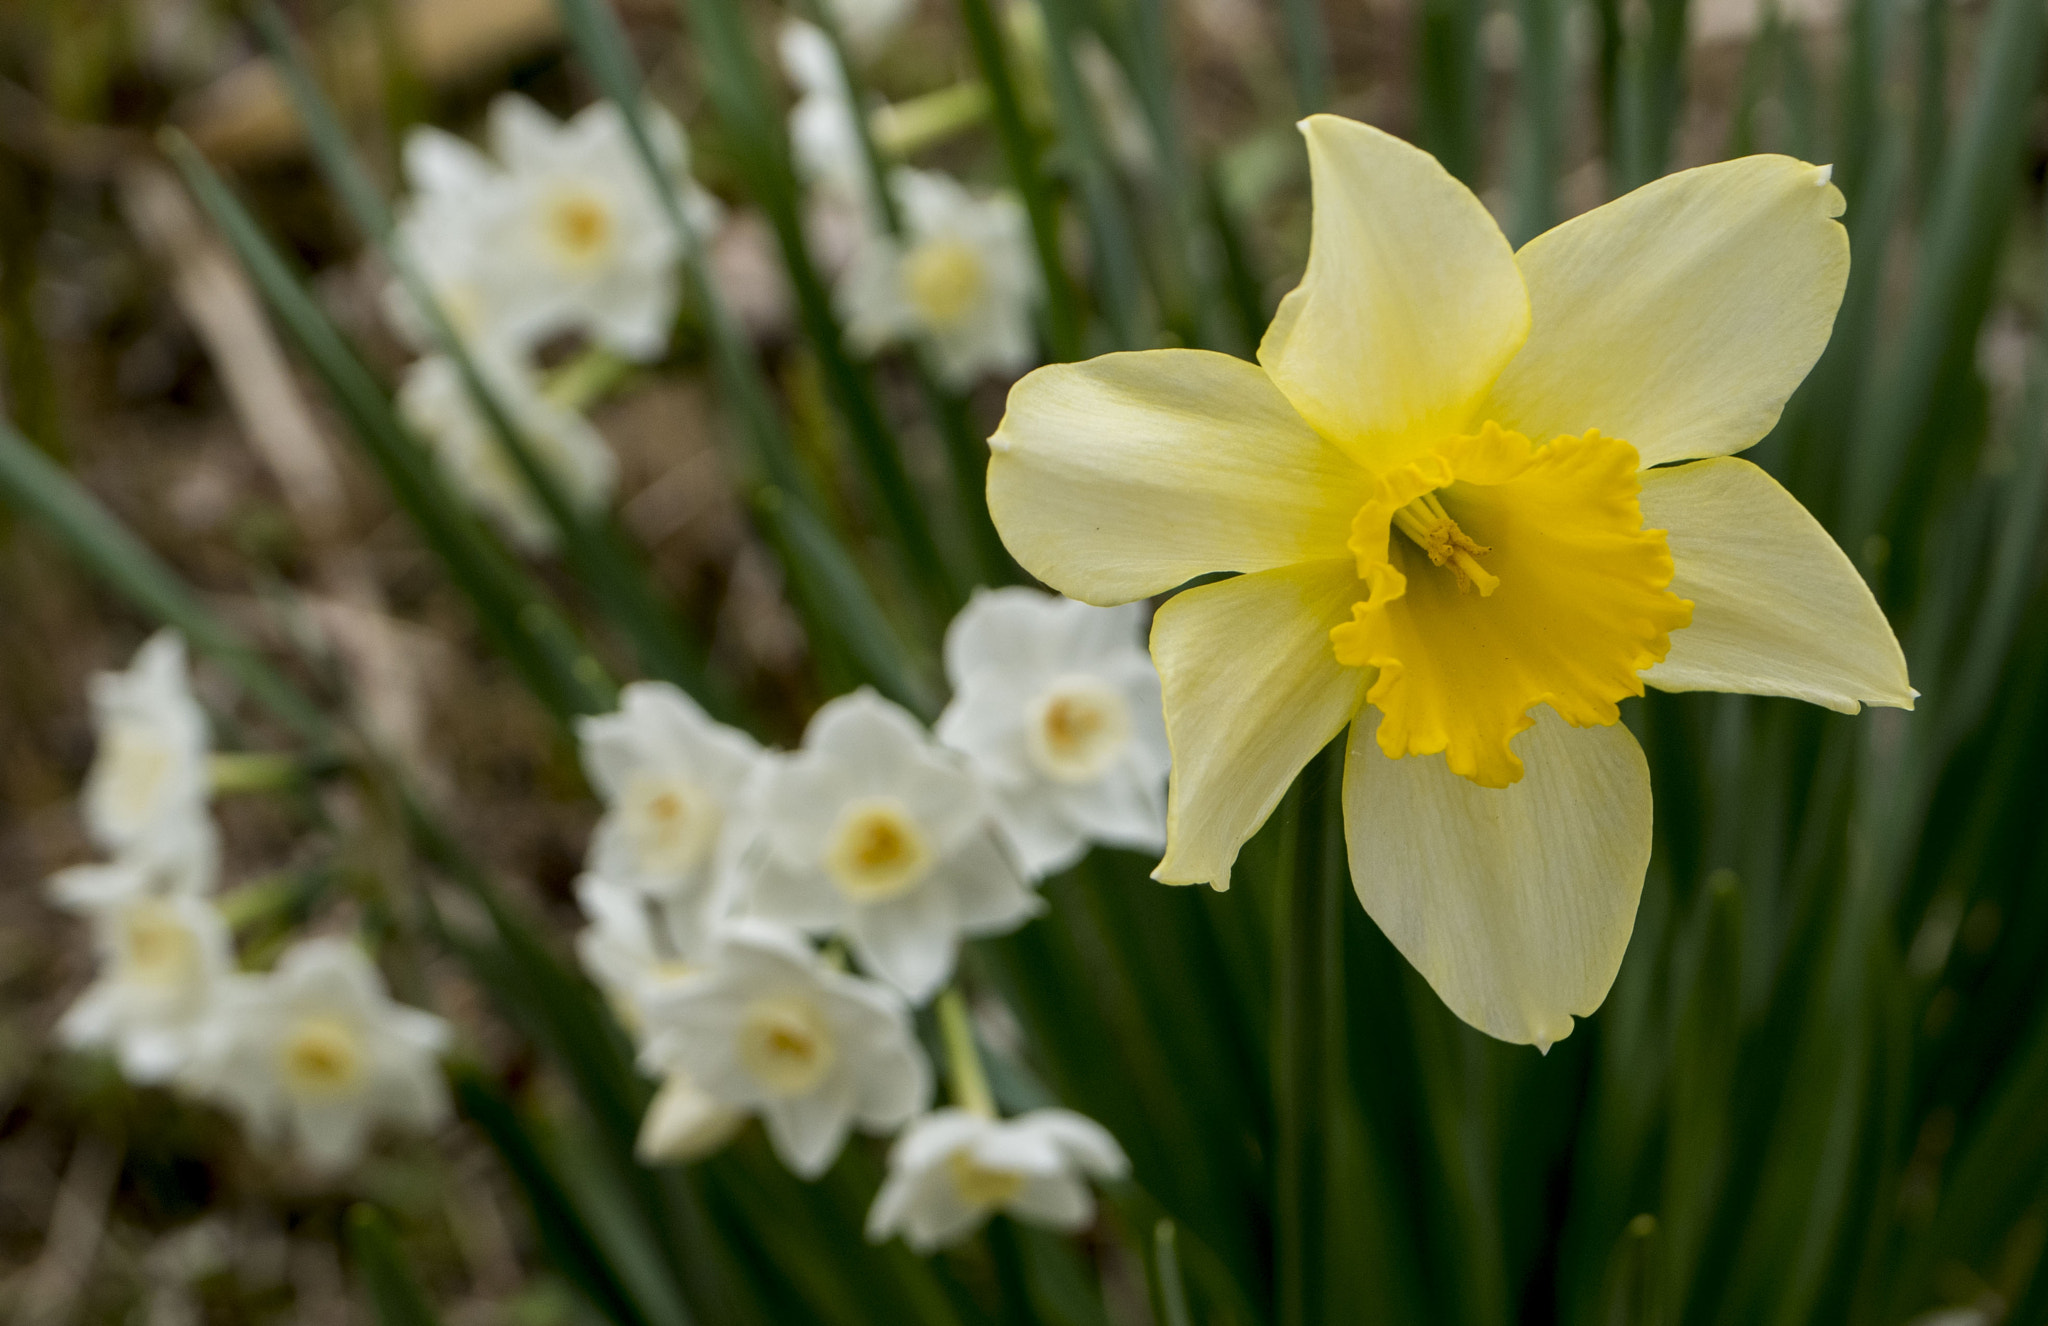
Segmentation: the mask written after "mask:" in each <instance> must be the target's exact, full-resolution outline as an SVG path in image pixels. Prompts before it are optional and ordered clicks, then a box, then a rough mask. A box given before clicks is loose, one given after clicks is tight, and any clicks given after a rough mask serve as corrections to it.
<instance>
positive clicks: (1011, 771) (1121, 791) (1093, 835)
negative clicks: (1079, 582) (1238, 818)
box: [936, 587, 1173, 879]
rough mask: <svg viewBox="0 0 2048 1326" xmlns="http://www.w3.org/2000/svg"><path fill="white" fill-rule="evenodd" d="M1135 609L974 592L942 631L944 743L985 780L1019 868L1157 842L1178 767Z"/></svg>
mask: <svg viewBox="0 0 2048 1326" xmlns="http://www.w3.org/2000/svg"><path fill="white" fill-rule="evenodd" d="M1144 620H1145V611H1144V608H1143V606H1142V605H1139V604H1128V605H1125V606H1124V607H1120V608H1096V607H1091V606H1089V605H1088V604H1085V603H1076V602H1074V601H1073V600H1072V599H1063V598H1059V597H1057V596H1055V595H1051V594H1044V593H1040V592H1039V591H1037V590H1034V589H1024V588H1021V587H1018V588H1010V589H998V590H983V591H981V592H979V593H977V594H976V595H975V596H974V599H973V601H972V602H970V603H969V604H968V605H967V606H966V607H965V608H963V609H962V610H961V612H960V615H959V616H957V617H955V618H954V619H953V624H952V625H951V626H949V627H947V628H946V679H947V681H948V682H950V683H951V684H952V687H953V702H952V703H951V704H949V705H947V706H946V712H945V713H943V714H941V715H940V716H939V721H938V725H937V728H936V731H937V733H938V737H939V740H940V741H942V742H944V743H945V744H946V745H948V746H950V747H952V748H953V749H954V750H957V751H959V752H961V753H962V754H964V755H965V756H966V757H967V758H968V760H969V761H970V762H971V763H972V764H973V765H974V768H975V771H976V772H977V773H979V774H980V775H981V780H982V782H983V783H985V784H986V785H987V786H988V788H989V791H990V793H991V797H992V800H993V802H994V805H995V815H996V822H997V823H998V824H1000V825H1001V826H1002V828H1003V832H1004V833H1005V834H1007V835H1008V836H1009V839H1010V842H1011V845H1012V846H1014V847H1015V848H1016V849H1017V855H1018V859H1019V860H1020V861H1021V862H1022V864H1023V866H1024V870H1025V873H1026V874H1028V875H1030V876H1031V877H1032V878H1034V879H1037V878H1043V877H1044V876H1046V875H1049V874H1052V873H1053V872H1055V871H1058V870H1064V869H1065V868H1066V867H1068V866H1070V865H1072V864H1073V863H1074V862H1075V861H1077V860H1079V859H1080V857H1081V855H1082V853H1083V852H1085V851H1086V850H1087V847H1088V844H1089V843H1090V842H1100V843H1109V844H1112V845H1114V846H1118V847H1131V848H1138V849H1151V850H1155V851H1156V850H1158V849H1159V848H1162V847H1164V846H1165V845H1166V774H1167V770H1168V769H1169V768H1170V767H1171V766H1172V763H1173V759H1172V755H1171V753H1170V752H1169V751H1168V749H1167V745H1166V720H1165V718H1164V717H1163V715H1162V714H1161V713H1160V708H1159V674H1158V672H1156V671H1155V670H1154V669H1153V667H1152V658H1151V656H1150V655H1149V654H1147V653H1146V652H1145V647H1144V644H1143V643H1142V639H1141V633H1142V631H1143V628H1144Z"/></svg>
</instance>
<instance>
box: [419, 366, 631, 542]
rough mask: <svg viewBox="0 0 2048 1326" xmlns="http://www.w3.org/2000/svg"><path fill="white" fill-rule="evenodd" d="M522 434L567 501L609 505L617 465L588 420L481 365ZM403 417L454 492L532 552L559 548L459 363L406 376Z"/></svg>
mask: <svg viewBox="0 0 2048 1326" xmlns="http://www.w3.org/2000/svg"><path fill="white" fill-rule="evenodd" d="M477 362H478V365H479V367H480V368H483V369H484V371H485V372H486V373H487V374H488V376H489V378H490V383H491V387H492V389H493V391H494V392H495V393H496V395H497V399H498V401H499V403H500V404H501V405H502V406H503V407H504V408H505V409H506V411H507V412H508V413H509V415H510V417H511V420H512V423H513V425H514V426H515V427H517V428H518V429H519V430H520V436H521V437H523V438H524V439H525V440H526V443H527V445H528V446H530V447H531V448H532V449H533V452H534V455H535V457H536V458H537V459H538V460H539V461H540V463H541V464H542V465H544V466H546V467H547V469H548V471H549V473H551V474H552V475H553V476H554V478H555V480H556V482H557V483H559V484H560V485H561V487H562V490H563V492H564V493H565V494H566V495H567V496H568V499H569V500H570V501H571V502H572V503H574V504H575V505H576V506H577V507H579V508H581V509H582V510H584V511H596V510H598V509H600V508H602V507H603V506H604V505H605V503H606V502H608V501H610V500H611V495H612V485H613V484H614V483H615V482H616V481H617V478H618V462H617V460H616V459H615V458H614V457H613V455H612V449H611V447H610V446H609V445H608V444H607V443H606V442H605V440H604V438H603V437H601V436H599V434H598V431H597V430H596V429H595V428H593V427H591V425H590V421H589V420H587V419H585V418H584V417H583V416H582V415H580V414H577V413H576V412H575V411H574V410H569V409H565V408H563V407H562V406H560V405H557V404H555V403H554V402H553V401H551V400H549V399H548V398H547V397H546V396H544V395H542V394H541V392H540V391H539V389H538V387H537V386H536V385H535V384H534V383H533V381H532V380H531V378H530V377H529V376H528V375H527V374H526V373H525V372H524V371H523V370H520V369H517V368H513V367H511V366H509V365H507V364H504V363H502V362H499V361H492V360H489V359H485V358H479V359H478V361H477ZM398 413H399V416H400V417H401V418H403V419H404V420H405V422H406V424H407V425H408V426H409V427H410V428H412V429H413V431H414V432H416V433H418V434H419V436H420V440H421V441H423V442H425V443H426V444H427V446H428V448H429V449H430V450H431V451H432V452H433V455H434V463H435V466H436V467H437V468H438V469H439V470H440V472H441V475H442V477H443V478H444V479H445V480H446V481H447V483H448V485H449V487H451V488H453V489H454V490H455V491H456V492H457V493H459V494H461V495H462V497H463V499H464V500H465V501H467V502H468V503H469V504H470V505H471V506H473V507H474V508H476V510H477V511H478V512H480V513H481V514H482V515H483V516H484V517H485V518H486V519H488V520H489V521H490V522H491V523H492V524H493V525H495V526H496V527H497V528H498V530H499V532H500V533H502V534H503V535H504V536H505V538H506V539H507V540H508V541H509V542H511V543H513V544H515V545H517V546H518V547H520V548H522V549H524V550H525V551H527V552H530V553H540V552H546V551H547V550H549V549H551V548H553V547H554V544H555V527H554V523H553V522H552V521H551V520H550V519H549V518H548V514H547V512H546V510H545V509H544V508H543V507H542V506H541V504H540V499H538V498H537V497H535V496H534V495H533V492H532V490H531V488H530V487H529V486H528V485H527V482H526V476H525V475H524V474H522V473H521V472H520V470H519V466H518V464H517V462H515V461H514V460H513V458H512V456H511V455H510V454H509V453H508V452H507V451H506V450H505V446H504V444H503V442H502V441H501V440H500V439H499V437H498V435H497V433H496V432H494V431H493V430H492V428H491V425H490V422H489V421H488V420H487V419H485V418H484V416H483V413H482V411H480V410H478V409H477V407H476V402H475V400H474V399H473V398H472V397H471V396H470V393H469V389H468V387H467V386H466V385H465V384H464V383H463V380H462V372H461V370H460V369H458V368H457V367H456V366H455V362H454V361H453V360H450V359H446V358H443V357H442V356H440V355H429V356H427V357H426V358H425V359H421V360H418V361H416V362H415V363H414V364H413V365H412V367H411V368H409V369H407V370H406V374H405V380H404V381H403V382H402V383H400V384H399V388H398Z"/></svg>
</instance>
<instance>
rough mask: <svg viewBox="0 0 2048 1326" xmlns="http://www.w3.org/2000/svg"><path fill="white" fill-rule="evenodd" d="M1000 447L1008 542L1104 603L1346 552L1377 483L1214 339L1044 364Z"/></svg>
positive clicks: (1039, 569)
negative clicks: (1208, 345)
mask: <svg viewBox="0 0 2048 1326" xmlns="http://www.w3.org/2000/svg"><path fill="white" fill-rule="evenodd" d="M989 448H990V450H991V452H992V454H991V455H990V457H989V467H988V507H989V514H990V515H991V516H993V517H994V518H995V523H996V528H997V529H998V530H999V531H1001V532H1002V536H1003V542H1004V543H1005V544H1007V545H1008V546H1009V549H1010V552H1011V553H1012V555H1014V556H1015V557H1016V558H1017V561H1018V562H1019V563H1020V564H1021V565H1022V566H1023V567H1024V569H1025V570H1027V571H1029V572H1031V574H1033V575H1035V576H1037V577H1038V578H1039V579H1040V580H1043V581H1044V582H1045V583H1046V584H1048V585H1050V586H1052V587H1053V588H1054V589H1057V590H1059V591H1060V592H1061V593H1063V594H1066V595H1068V596H1070V597H1072V598H1077V599H1082V600H1085V601H1086V602H1089V603H1097V604H1117V603H1128V602H1130V601H1131V600H1132V599H1138V598H1144V597H1145V596H1147V595H1150V594H1157V593H1159V592H1161V591H1162V590H1167V589H1171V588H1173V587H1174V586H1175V585H1178V584H1181V583H1182V582H1184V581H1186V580H1189V579H1192V578H1193V577H1195V576H1198V575H1202V574H1204V573H1205V572H1210V571H1264V570H1268V569H1270V568H1272V567H1276V566H1289V565H1292V564H1294V563H1296V562H1305V561H1312V560H1315V559H1318V558H1331V557H1341V556H1343V555H1344V551H1343V550H1344V540H1345V539H1346V538H1347V537H1348V535H1349V529H1350V522H1351V517H1352V515H1353V513H1354V512H1356V511H1357V510H1358V504H1359V502H1360V501H1362V500H1363V493H1364V490H1365V487H1366V484H1367V480H1366V478H1365V476H1364V475H1363V474H1362V473H1360V472H1359V471H1358V469H1357V467H1356V466H1355V465H1353V464H1352V463H1351V462H1350V461H1348V460H1346V459H1345V458H1344V456H1343V454H1342V453H1341V452H1339V451H1338V450H1337V449H1336V448H1334V447H1332V446H1330V445H1329V444H1328V443H1327V442H1324V441H1323V440H1322V439H1321V438H1319V437H1317V436H1316V434H1315V433H1314V431H1312V430H1311V429H1310V428H1309V426H1308V425H1307V424H1305V423H1303V422H1302V420H1301V417H1300V416H1299V415H1297V414H1296V413H1295V412H1294V409H1293V407H1291V406H1290V405H1288V403H1287V399H1286V398H1285V397H1284V396H1282V395H1281V394H1280V393H1279V392H1278V391H1276V390H1275V389H1274V388H1273V384H1272V383H1271V382H1269V381H1268V380H1267V378H1266V375H1265V374H1264V373H1263V372H1261V371H1260V370H1259V368H1258V366H1257V365H1255V364H1247V363H1245V362H1244V361H1243V360H1241V359H1233V358H1231V357H1230V356H1229V355H1220V354H1215V353H1212V352H1210V351H1206V350H1145V351H1139V352H1136V353H1129V354H1112V355H1103V356H1102V357H1100V358H1098V359H1091V360H1089V361H1088V362H1086V363H1083V364H1054V365H1051V366H1049V367H1046V368H1041V369H1039V370H1038V371H1036V372H1034V373H1032V374H1030V375H1028V376H1027V377H1025V378H1024V379H1023V380H1022V381H1021V382H1019V383H1017V385H1016V386H1014V387H1012V388H1011V389H1010V400H1009V406H1008V409H1007V411H1006V412H1005V414H1004V415H1003V422H1002V426H1001V427H1000V428H998V429H996V434H995V436H994V437H992V438H990V439H989Z"/></svg>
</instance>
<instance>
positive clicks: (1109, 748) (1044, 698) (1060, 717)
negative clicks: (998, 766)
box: [1024, 676, 1131, 783]
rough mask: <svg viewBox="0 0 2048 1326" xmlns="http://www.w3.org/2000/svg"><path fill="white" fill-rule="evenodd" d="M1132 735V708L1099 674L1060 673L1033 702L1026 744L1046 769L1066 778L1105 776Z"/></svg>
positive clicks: (1077, 780) (1082, 780) (1076, 780)
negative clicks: (1062, 674) (1061, 675)
mask: <svg viewBox="0 0 2048 1326" xmlns="http://www.w3.org/2000/svg"><path fill="white" fill-rule="evenodd" d="M1130 736H1131V715H1130V708H1129V706H1128V705H1126V704H1125V703H1124V697H1123V696H1122V695H1120V694H1118V693H1117V691H1116V689H1115V688H1114V687H1112V686H1110V685H1108V684H1107V683H1106V682H1104V681H1102V680H1101V679H1099V678H1096V677H1087V676H1068V677H1061V678H1060V679H1059V680H1057V681H1055V682H1054V683H1053V684H1052V685H1051V686H1050V687H1048V688H1047V689H1046V691H1045V693H1044V694H1042V695H1040V696H1039V697H1038V698H1037V699H1036V700H1035V701H1033V702H1032V705H1031V709H1030V713H1029V716H1028V718H1027V720H1026V724H1025V729H1024V740H1025V749H1026V750H1027V751H1028V752H1029V754H1030V756H1031V762H1032V763H1033V764H1035V765H1037V766H1038V769H1039V771H1040V772H1041V773H1043V774H1045V775H1046V776H1047V777H1049V778H1051V779H1053V780H1055V781H1056V782H1062V783H1087V782H1093V781H1094V780H1095V779H1097V778H1100V777H1101V776H1102V774H1103V773H1104V772H1105V771H1106V770H1107V769H1108V768H1109V766H1110V765H1111V764H1113V763H1115V762H1116V758H1117V756H1118V755H1119V754H1121V753H1122V751H1123V749H1124V747H1125V746H1126V745H1127V744H1128V743H1129V741H1130Z"/></svg>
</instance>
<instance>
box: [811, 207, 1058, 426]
mask: <svg viewBox="0 0 2048 1326" xmlns="http://www.w3.org/2000/svg"><path fill="white" fill-rule="evenodd" d="M889 187H890V190H891V192H892V193H893V194H894V195H895V198H896V205H897V208H898V210H899V213H900V215H901V217H902V220H903V236H902V238H901V239H897V238H895V237H892V236H890V235H887V234H884V233H881V232H879V231H877V232H875V233H873V234H870V235H869V236H867V238H866V240H865V241H864V243H863V244H862V246H861V248H860V250H859V251H858V252H857V253H855V254H854V257H853V261H852V262H850V263H849V264H848V265H847V269H846V271H845V273H844V274H843V275H842V276H841V277H840V280H839V286H838V289H837V291H836V298H837V302H838V304H839V309H840V313H841V315H842V316H843V317H844V318H845V319H846V324H847V325H846V334H847V338H848V339H849V341H850V342H851V343H852V344H853V346H854V348H855V349H857V350H860V351H861V352H863V353H870V354H871V353H873V352H875V351H876V350H879V349H881V348H882V347H883V346H885V345H889V344H892V343H896V342H901V341H909V340H919V341H922V342H923V344H924V345H925V347H926V349H927V350H928V352H929V353H930V354H931V357H932V366H933V368H934V369H935V370H936V371H937V373H938V374H939V376H940V377H941V378H943V379H944V380H945V381H946V382H947V383H948V384H950V385H952V386H954V387H965V386H969V385H971V384H972V383H973V382H974V381H975V380H976V379H977V378H979V377H981V376H982V375H983V374H986V373H1015V372H1018V371H1020V370H1022V369H1024V368H1026V367H1028V366H1030V364H1031V362H1032V359H1033V357H1034V353H1033V352H1034V342H1033V333H1032V325H1031V316H1032V310H1033V309H1035V308H1036V307H1037V305H1038V300H1039V296H1040V293H1041V286H1040V284H1039V277H1038V267H1037V264H1036V262H1035V261H1034V259H1033V257H1032V251H1031V233H1030V227H1029V223H1028V221H1027V219H1026V217H1025V215H1024V207H1023V204H1021V203H1019V202H1018V201H1017V199H1016V197H1015V196H1014V195H1012V194H1010V193H1008V192H1001V193H995V194H990V195H988V196H986V197H981V198H977V197H975V196H974V195H972V194H970V193H969V192H968V191H967V189H966V188H965V187H964V186H963V185H961V183H960V182H959V181H958V180H955V179H953V178H952V177H950V176H947V175H944V174H941V173H939V172H937V171H929V170H913V169H910V168H909V167H899V168H898V169H897V170H895V171H894V172H892V173H891V174H890V176H889Z"/></svg>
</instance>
